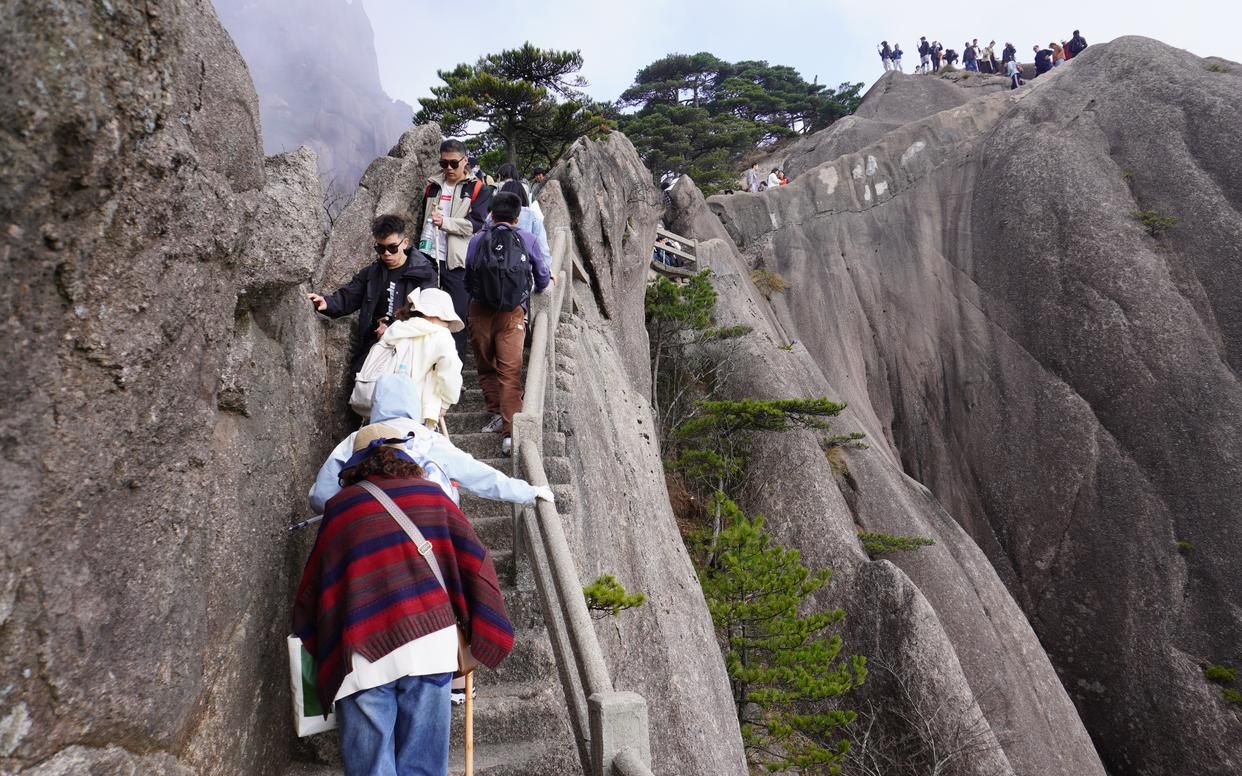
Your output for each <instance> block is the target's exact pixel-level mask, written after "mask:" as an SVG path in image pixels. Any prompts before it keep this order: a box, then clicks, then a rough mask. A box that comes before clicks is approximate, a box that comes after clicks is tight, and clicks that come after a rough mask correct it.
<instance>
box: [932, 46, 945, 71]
mask: <svg viewBox="0 0 1242 776" xmlns="http://www.w3.org/2000/svg"><path fill="white" fill-rule="evenodd" d="M931 58H932V67H933V68H934V69H935V70H939V69H940V63H941V61H942V60H943V59H944V46H942V45H940V41H938V40H937V41H933V42H932V46H931Z"/></svg>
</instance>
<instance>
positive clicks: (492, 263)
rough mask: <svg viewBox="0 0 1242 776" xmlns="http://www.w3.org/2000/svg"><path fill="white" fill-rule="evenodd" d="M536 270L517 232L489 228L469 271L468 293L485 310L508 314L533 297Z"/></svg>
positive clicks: (467, 277)
mask: <svg viewBox="0 0 1242 776" xmlns="http://www.w3.org/2000/svg"><path fill="white" fill-rule="evenodd" d="M533 269H534V268H533V266H532V265H531V261H530V257H529V256H527V255H526V244H525V243H524V242H522V236H521V235H520V234H518V231H517V230H516V229H511V228H509V227H508V226H489V227H487V229H486V230H484V232H483V236H482V237H480V238H479V246H478V248H477V249H476V250H475V254H474V258H473V259H471V261H470V267H469V269H467V270H466V290H467V291H468V292H470V298H471V299H473V300H475V301H476V302H478V303H479V304H481V305H483V306H484V307H490V308H492V309H493V310H499V311H501V312H509V311H510V310H515V309H517V308H518V307H519V306H520V305H522V304H523V303H524V302H525V301H526V300H527V299H529V298H530V288H531V284H532V282H533V275H532V271H533Z"/></svg>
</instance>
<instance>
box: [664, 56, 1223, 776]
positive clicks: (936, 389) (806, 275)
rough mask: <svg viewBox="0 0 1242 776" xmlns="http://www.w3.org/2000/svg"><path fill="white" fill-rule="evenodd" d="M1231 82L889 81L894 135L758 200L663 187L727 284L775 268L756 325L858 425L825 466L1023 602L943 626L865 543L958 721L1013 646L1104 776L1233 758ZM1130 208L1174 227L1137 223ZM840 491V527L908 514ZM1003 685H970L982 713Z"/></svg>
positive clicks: (940, 592)
mask: <svg viewBox="0 0 1242 776" xmlns="http://www.w3.org/2000/svg"><path fill="white" fill-rule="evenodd" d="M1209 65H1211V66H1209ZM1240 78H1242V67H1240V66H1238V65H1237V64H1234V63H1227V64H1221V63H1219V62H1215V61H1211V62H1209V61H1207V60H1201V59H1199V58H1198V57H1195V56H1193V55H1191V54H1189V53H1187V52H1184V51H1179V50H1175V49H1172V48H1170V47H1168V46H1165V45H1163V44H1160V43H1158V42H1155V41H1151V40H1147V39H1142V38H1122V39H1119V40H1117V41H1114V42H1112V43H1110V44H1106V45H1100V46H1092V47H1091V48H1090V49H1088V50H1087V52H1086V53H1084V54H1083V55H1082V56H1081V57H1080V58H1075V60H1074V61H1072V62H1071V63H1070V64H1069V65H1068V66H1066V67H1063V68H1059V69H1058V70H1056V71H1054V72H1052V73H1050V74H1048V76H1046V77H1043V78H1040V79H1039V80H1038V81H1036V82H1034V83H1032V84H1030V85H1029V86H1027V87H1025V88H1024V89H1021V90H1018V91H1016V92H1003V93H998V94H992V95H985V96H981V97H975V98H973V99H969V100H967V101H963V102H962V103H961V104H960V105H957V106H948V108H947V109H943V110H939V111H937V112H934V113H929V114H928V115H926V116H924V117H917V116H910V115H900V114H898V113H892V114H890V113H889V111H888V108H887V107H886V106H882V105H881V104H879V98H880V97H881V96H882V95H883V94H884V93H885V92H888V91H893V90H897V89H917V88H926V89H929V90H931V89H934V90H936V92H937V93H936V94H929V95H928V97H927V99H926V100H925V101H924V105H925V106H926V107H927V108H928V109H931V108H936V107H938V106H937V104H936V102H937V100H938V99H939V97H938V92H939V91H940V90H941V87H940V86H939V85H936V86H931V84H934V83H935V82H934V80H933V79H924V78H920V77H914V76H900V75H890V76H886V77H885V79H882V80H881V82H880V83H879V84H877V87H876V89H875V90H873V94H872V95H869V96H868V98H867V100H866V101H865V102H864V108H867V103H868V102H871V103H873V106H872V107H873V110H872V111H870V115H871V118H870V119H869V120H874V121H885V122H886V123H890V124H896V125H898V126H896V127H895V128H892V129H889V130H888V131H887V132H884V133H883V134H880V135H878V136H877V137H873V138H862V140H863V141H864V143H865V144H864V145H859V146H855V147H851V146H850V144H848V143H845V142H844V141H842V143H841V144H840V145H839V146H837V147H835V148H834V149H833V151H832V152H833V153H838V152H839V154H840V155H839V156H837V157H836V158H833V159H824V158H823V157H820V156H808V158H807V159H806V164H807V169H806V171H805V172H804V173H803V174H802V175H801V176H800V177H798V178H796V179H795V180H794V181H793V182H792V183H791V184H790V185H789V186H786V187H783V188H782V189H781V190H779V191H776V192H768V193H765V194H763V195H748V194H737V195H733V196H723V197H714V198H712V199H711V200H709V202H708V207H709V208H710V210H711V212H712V213H713V214H714V215H715V217H714V218H711V217H704V216H703V210H702V209H701V208H700V207H696V206H695V204H694V202H693V201H691V202H687V203H685V205H684V206H683V207H681V208H680V209H678V211H677V212H676V213H674V214H673V215H674V216H675V221H676V222H675V224H674V226H673V228H674V229H675V230H678V231H681V230H686V231H687V232H688V233H692V234H694V235H695V236H697V237H700V238H712V237H722V236H723V235H722V234H721V228H722V227H723V229H724V230H725V231H726V232H727V238H728V239H727V241H726V240H722V242H724V243H725V245H724V248H725V249H727V250H724V254H725V255H724V262H723V264H724V266H725V267H726V268H730V267H731V266H732V265H731V264H730V262H731V261H732V260H733V259H734V258H735V257H734V256H733V254H732V251H733V250H734V249H733V247H732V244H734V243H735V244H736V245H737V246H739V248H740V254H741V256H742V257H743V264H742V266H741V271H739V272H738V276H739V277H738V280H737V281H736V282H737V283H739V284H740V285H741V286H743V287H746V286H748V285H749V284H748V283H747V281H746V278H745V272H746V271H748V270H749V269H750V268H752V267H756V266H759V267H764V268H766V269H768V270H771V271H775V272H779V273H780V274H782V275H783V276H784V277H785V278H786V279H787V280H788V281H790V289H789V290H788V291H786V292H785V293H784V294H780V295H776V296H774V297H773V300H772V302H771V304H770V305H762V306H763V307H766V308H768V309H767V310H765V312H764V315H765V316H767V317H771V318H774V319H775V320H776V321H777V323H778V324H779V331H780V332H781V333H782V334H783V335H784V336H787V337H789V338H791V339H794V340H797V341H798V343H799V345H798V346H796V347H795V349H794V350H795V353H796V352H798V351H799V350H800V349H801V348H805V352H806V354H807V355H808V356H809V357H810V360H811V361H812V362H813V363H814V365H815V367H816V368H817V369H818V370H820V371H822V373H823V374H824V375H826V376H827V378H828V379H829V380H830V381H831V385H832V386H833V387H834V388H836V393H835V395H836V396H839V397H841V398H844V399H847V400H848V401H849V402H850V404H851V411H852V413H853V415H852V418H853V422H854V423H856V424H857V426H858V427H859V428H860V429H862V430H864V431H866V432H867V433H868V435H869V437H870V439H871V440H872V442H871V444H872V451H868V454H867V455H862V456H859V455H855V454H853V453H851V455H850V471H851V473H852V479H853V480H854V481H855V482H856V483H857V484H858V486H859V488H861V489H863V490H866V489H867V488H868V487H869V480H870V479H871V478H869V477H868V476H866V475H865V474H861V473H860V471H859V468H858V467H859V466H860V465H867V464H868V463H869V462H872V461H878V460H881V459H887V461H888V464H889V465H890V466H894V467H896V466H899V467H900V471H901V472H903V473H904V474H905V475H908V476H910V477H912V478H913V479H914V480H917V481H918V482H920V483H922V484H923V485H925V486H926V487H927V489H928V492H929V493H930V494H931V495H930V496H927V497H925V500H926V501H927V502H928V503H929V505H931V506H932V508H933V509H934V510H936V511H939V510H941V509H943V511H944V513H945V515H948V516H951V518H952V520H953V521H954V522H955V523H956V524H957V525H960V526H961V527H962V528H963V529H964V531H965V532H966V533H967V534H968V535H969V537H970V539H971V540H972V544H975V545H977V546H978V547H979V548H981V549H982V551H983V553H984V554H985V555H986V557H987V559H988V560H989V561H990V565H991V568H993V569H995V573H996V577H997V579H998V580H1000V581H1003V582H1004V585H1005V587H1006V588H1007V590H1008V594H1009V595H1008V596H1005V597H1004V598H1009V597H1010V596H1011V597H1012V602H1016V603H1017V604H1018V605H1019V606H1020V607H1021V609H1022V611H1023V612H1024V613H1025V615H1026V618H1027V619H1029V622H1030V624H1031V626H1032V627H1033V629H1034V633H1035V634H1037V635H1038V641H1036V640H1035V639H1033V638H1029V637H1022V638H1016V636H1017V635H1018V634H1017V632H1016V631H1014V632H1011V634H1010V635H1009V636H1005V635H1004V631H1001V632H998V633H994V634H991V635H990V637H989V636H988V634H986V633H980V632H975V631H972V630H971V629H969V628H963V627H962V625H963V622H962V620H961V619H960V614H961V613H963V612H964V611H969V609H971V608H974V607H973V606H970V607H966V609H965V610H963V608H962V606H961V604H962V602H963V600H964V599H963V591H964V590H973V591H975V592H974V594H972V595H977V594H978V593H979V592H980V590H981V588H979V587H978V585H976V584H972V585H971V586H969V587H962V585H961V584H960V583H954V584H944V583H945V582H946V581H947V579H945V578H944V576H943V575H944V574H945V573H946V571H951V570H952V568H951V566H948V565H946V564H945V563H944V561H946V560H947V559H945V558H938V557H937V554H936V553H929V552H927V551H925V550H923V551H919V552H918V553H913V554H909V555H903V556H896V557H894V559H893V562H894V563H895V564H896V565H897V566H899V567H900V568H901V569H902V570H903V571H904V572H905V573H906V574H908V575H909V577H910V578H911V579H912V580H913V581H914V582H915V584H916V585H917V586H918V588H919V589H920V590H922V591H923V593H924V594H925V595H926V596H927V598H928V600H929V601H930V602H931V604H932V607H933V608H934V609H935V610H936V612H937V615H938V616H939V617H940V619H941V620H943V621H944V622H945V624H946V626H948V627H947V631H948V633H949V635H950V637H951V640H952V642H953V645H954V649H955V651H956V652H957V653H958V658H959V659H960V661H961V663H962V665H963V666H964V667H966V669H967V670H966V676H967V678H968V679H969V680H970V682H971V684H972V688H973V689H974V691H975V693H976V695H978V696H980V701H979V702H980V704H981V706H982V707H983V708H984V710H985V713H987V712H989V709H988V705H989V704H988V702H987V701H986V699H985V698H984V697H983V696H984V695H985V693H983V692H982V690H983V689H984V688H983V687H980V686H978V685H979V684H980V683H987V684H990V683H991V682H993V681H994V680H995V678H996V677H997V676H998V674H997V673H996V671H995V670H991V669H990V668H989V664H987V663H984V662H980V661H981V659H983V658H985V655H986V653H987V651H988V650H989V649H994V648H995V647H996V645H1000V644H1004V643H1006V642H1008V643H1011V644H1013V645H1014V648H1015V649H1017V650H1018V654H1024V655H1027V656H1028V658H1029V655H1031V654H1032V653H1033V651H1034V650H1039V649H1041V645H1042V649H1043V650H1046V652H1047V654H1048V656H1049V658H1051V663H1052V665H1053V666H1055V668H1056V671H1057V673H1058V675H1059V676H1060V677H1061V680H1062V682H1063V683H1064V685H1065V687H1066V689H1067V690H1068V692H1069V694H1070V697H1071V698H1072V699H1073V701H1074V703H1075V705H1076V707H1077V709H1078V711H1079V713H1080V715H1081V719H1082V721H1083V723H1084V724H1085V727H1086V730H1087V731H1089V732H1090V734H1091V738H1092V739H1093V741H1094V743H1095V744H1096V747H1097V748H1098V750H1099V752H1100V755H1101V757H1102V760H1103V763H1104V765H1105V766H1106V767H1107V769H1108V771H1109V772H1111V773H1116V774H1153V775H1154V774H1161V775H1163V774H1169V775H1170V776H1171V775H1172V774H1180V773H1187V772H1194V773H1200V774H1220V775H1221V776H1224V774H1229V773H1235V772H1237V771H1238V769H1239V767H1242V763H1240V762H1239V760H1238V752H1237V750H1236V747H1233V746H1232V745H1231V744H1230V743H1229V742H1232V741H1237V740H1239V738H1240V736H1242V719H1240V715H1239V712H1238V711H1237V710H1236V707H1231V706H1229V705H1228V704H1227V703H1225V702H1224V701H1223V700H1222V699H1221V695H1220V692H1219V688H1218V687H1216V686H1215V685H1212V684H1210V683H1208V682H1206V681H1205V680H1204V678H1203V675H1202V670H1203V667H1204V666H1206V665H1208V664H1212V663H1226V664H1233V665H1237V664H1238V662H1239V654H1238V649H1239V645H1240V644H1242V615H1240V614H1239V612H1238V609H1237V606H1236V601H1237V600H1238V593H1239V592H1240V591H1239V589H1238V585H1239V584H1240V578H1239V577H1238V575H1237V574H1235V573H1232V571H1231V569H1233V568H1236V566H1237V563H1238V557H1237V552H1238V550H1237V548H1238V546H1239V544H1238V542H1237V537H1238V526H1239V520H1238V516H1237V512H1236V509H1235V508H1234V506H1233V505H1235V504H1236V503H1237V501H1238V496H1239V495H1242V494H1239V493H1238V488H1239V485H1238V483H1242V477H1240V476H1239V474H1242V472H1239V471H1238V470H1237V466H1238V464H1237V462H1238V461H1239V460H1242V456H1240V455H1239V453H1240V452H1242V451H1239V450H1238V449H1237V448H1238V441H1237V440H1238V438H1239V436H1238V434H1237V433H1235V432H1234V431H1233V430H1232V429H1234V427H1235V426H1236V425H1237V423H1238V420H1237V419H1238V418H1239V417H1242V414H1239V412H1238V410H1239V409H1240V408H1242V407H1240V405H1242V391H1240V389H1239V387H1238V380H1237V371H1238V364H1239V360H1238V354H1239V351H1240V349H1242V338H1240V337H1239V330H1240V329H1239V327H1240V326H1242V315H1240V314H1242V310H1240V309H1239V299H1240V298H1242V297H1239V296H1238V294H1237V293H1236V278H1237V277H1238V271H1239V269H1242V252H1240V251H1239V248H1238V246H1239V245H1242V240H1240V239H1239V237H1242V189H1239V185H1240V183H1239V182H1240V181H1242V155H1240V152H1239V150H1238V146H1237V144H1236V143H1233V142H1232V141H1231V140H1230V138H1231V137H1232V135H1233V132H1234V127H1236V125H1237V120H1238V118H1239V117H1240V116H1242V88H1239V84H1240V82H1239V79H1240ZM873 98H874V99H873ZM905 104H907V105H909V104H911V103H910V102H909V101H905ZM915 104H916V105H917V104H918V103H917V102H916V103H915ZM868 112H869V111H867V110H860V113H864V114H865V113H868ZM890 115H891V116H892V118H891V119H889V116H890ZM827 132H828V133H832V129H829V130H827ZM837 134H838V135H844V134H845V133H844V132H838V133H837ZM833 137H834V135H829V137H828V138H827V144H829V145H830V144H831V143H832V140H833ZM1140 212H1146V213H1148V214H1155V215H1159V216H1165V215H1172V216H1175V217H1176V218H1178V219H1180V220H1179V221H1178V222H1177V224H1176V226H1174V227H1173V228H1172V229H1170V230H1169V231H1168V232H1167V233H1164V234H1159V236H1158V237H1157V236H1154V235H1153V234H1151V233H1149V232H1148V231H1147V230H1145V228H1144V225H1143V223H1141V222H1140V220H1139V218H1138V217H1137V215H1138V214H1140ZM1153 231H1156V230H1153ZM1157 233H1158V232H1157ZM725 271H726V272H728V271H730V270H729V269H726V270H725ZM752 295H753V294H752ZM770 358H771V357H770ZM794 384H795V385H796V384H797V383H794ZM790 389H791V387H790V386H784V385H782V384H781V383H780V382H776V384H775V386H774V387H773V390H777V391H780V390H790ZM847 492H848V491H847ZM853 506H854V514H855V519H856V520H859V521H860V522H861V524H863V525H865V526H867V527H869V528H870V527H872V526H880V527H881V529H882V530H893V532H901V531H897V530H895V529H897V528H901V527H905V526H906V525H908V524H906V523H905V521H906V520H908V519H910V516H909V513H908V512H907V513H906V514H904V515H903V511H904V510H902V509H894V508H893V507H894V506H896V505H893V504H888V505H886V506H885V509H883V510H878V511H877V510H874V509H868V508H866V505H865V502H858V503H857V504H855V505H853ZM885 526H888V527H887V528H885ZM910 527H915V526H910ZM911 532H915V533H917V531H911ZM942 544H943V541H942ZM976 552H977V551H976V550H974V549H973V548H972V549H971V550H970V552H969V554H975V553H976ZM953 554H954V555H955V556H957V557H956V558H955V563H957V564H960V563H961V562H962V560H963V556H962V553H961V552H960V551H956V550H955V551H954V553H953ZM832 562H833V563H836V562H837V561H836V560H835V559H832ZM992 587H993V588H995V583H992ZM1002 600H1003V599H1002ZM1012 602H1007V603H1006V607H1007V608H1009V609H1010V610H1012V609H1013V605H1012ZM954 611H956V612H958V615H954V614H953V612H954ZM986 611H987V612H989V613H990V616H991V617H994V616H995V613H996V612H997V609H995V608H994V607H993V606H991V605H989V606H987V607H986ZM1014 627H1017V628H1019V630H1021V629H1022V628H1021V626H1020V624H1017V623H1015V624H1014ZM1011 630H1012V629H1011ZM1001 684H1002V685H1004V686H1008V684H1007V682H1002V683H1001ZM991 694H992V695H993V696H996V693H995V692H992V693H991ZM1023 695H1025V693H1017V694H1010V693H1002V694H1001V696H1002V697H997V698H996V701H995V702H997V703H999V704H1000V705H1001V706H1002V707H1004V709H1005V710H1006V711H1007V712H1012V711H1015V710H1020V708H1021V706H1022V705H1023V704H1024V703H1026V702H1027V701H1028V700H1034V697H1033V696H1031V697H1028V698H1026V699H1024V698H1023V697H1019V696H1023ZM1041 703H1042V702H1041ZM1035 710H1036V709H1034V708H1032V711H1035ZM987 716H988V717H989V719H992V717H993V716H994V715H993V714H992V713H987ZM1016 718H1018V719H1020V718H1021V715H1020V714H1019V716H1018V717H1016ZM1013 735H1014V736H1015V740H1014V741H1013V743H1012V744H1006V742H1005V740H1004V737H1003V736H1002V737H1001V743H1002V744H1003V745H1004V746H1005V749H1006V753H1007V754H1008V755H1009V758H1010V761H1011V763H1013V765H1014V766H1015V769H1016V770H1018V772H1041V773H1042V772H1049V770H1048V769H1047V768H1046V767H1044V766H1043V765H1042V764H1040V763H1039V759H1038V758H1036V759H1034V760H1028V761H1027V763H1026V765H1027V767H1025V768H1024V767H1021V766H1019V763H1018V762H1017V760H1016V758H1015V753H1014V751H1013V750H1014V749H1015V747H1020V746H1023V742H1022V741H1021V739H1026V740H1028V741H1032V742H1033V741H1035V740H1036V739H1035V738H1034V737H1033V735H1034V734H1033V732H1032V729H1031V728H1027V727H1019V728H1015V729H1014V733H1013ZM1032 754H1034V753H1032ZM1034 764H1039V765H1040V767H1037V768H1036V767H1031V766H1033V765H1034ZM1065 772H1072V771H1065ZM1079 772H1084V771H1079Z"/></svg>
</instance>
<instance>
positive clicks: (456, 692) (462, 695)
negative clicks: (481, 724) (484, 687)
mask: <svg viewBox="0 0 1242 776" xmlns="http://www.w3.org/2000/svg"><path fill="white" fill-rule="evenodd" d="M478 697H479V688H478V686H477V685H476V686H475V688H474V692H472V693H470V699H471V700H474V699H476V698H478ZM449 701H450V702H451V703H452V704H453V705H454V706H460V705H462V704H463V703H465V702H466V689H465V688H464V687H463V688H460V689H459V688H457V687H454V688H453V689H452V690H451V691H450V692H449Z"/></svg>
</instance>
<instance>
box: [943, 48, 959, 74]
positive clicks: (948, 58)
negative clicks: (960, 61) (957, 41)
mask: <svg viewBox="0 0 1242 776" xmlns="http://www.w3.org/2000/svg"><path fill="white" fill-rule="evenodd" d="M956 61H957V52H956V51H954V50H953V49H949V50H948V51H946V52H944V66H945V67H947V68H948V69H950V70H953V69H954V67H953V63H954V62H956Z"/></svg>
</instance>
